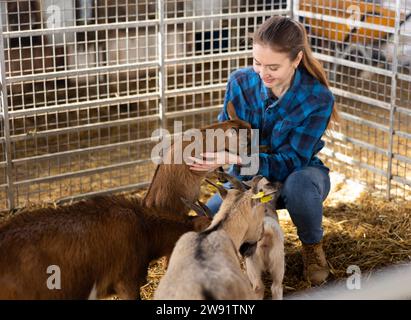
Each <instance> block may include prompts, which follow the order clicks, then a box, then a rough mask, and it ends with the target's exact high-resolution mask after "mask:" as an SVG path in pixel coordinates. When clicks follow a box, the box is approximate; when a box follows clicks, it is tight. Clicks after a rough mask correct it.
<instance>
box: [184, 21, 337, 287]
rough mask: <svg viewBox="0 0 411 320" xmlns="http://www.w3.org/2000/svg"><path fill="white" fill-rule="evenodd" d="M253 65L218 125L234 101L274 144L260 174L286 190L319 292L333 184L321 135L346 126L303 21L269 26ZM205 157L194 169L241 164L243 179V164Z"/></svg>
mask: <svg viewBox="0 0 411 320" xmlns="http://www.w3.org/2000/svg"><path fill="white" fill-rule="evenodd" d="M253 60H254V61H253V67H252V68H251V67H249V68H244V69H240V70H237V71H235V72H233V73H232V74H231V75H230V78H229V80H228V85H227V92H226V95H225V101H224V108H223V110H222V112H221V113H220V114H219V116H218V119H219V121H224V120H227V118H228V117H227V113H226V106H227V103H228V101H231V102H232V103H233V104H234V106H235V109H236V112H237V115H238V116H239V118H240V119H242V120H245V121H248V122H250V123H251V125H252V127H253V128H257V129H259V130H260V131H259V134H260V136H259V138H260V145H268V146H269V147H270V151H269V152H268V153H260V154H259V171H258V174H261V175H263V176H265V177H267V178H268V179H269V180H271V181H281V182H283V183H284V185H283V189H282V192H281V196H280V198H279V203H278V208H281V207H282V208H284V207H285V208H286V209H287V210H288V212H289V214H290V216H291V219H292V221H293V223H294V224H295V225H296V227H297V233H298V236H299V239H300V240H301V242H302V255H303V261H304V276H305V278H306V279H307V280H309V281H310V282H311V283H312V284H314V285H317V284H320V283H322V282H324V281H325V280H326V279H327V277H328V275H329V268H328V264H327V261H326V258H325V254H324V251H323V248H322V238H323V229H322V214H323V201H324V200H325V199H326V197H327V195H328V192H329V190H330V178H329V169H328V168H327V167H326V166H325V165H324V164H323V163H322V162H321V160H320V159H319V158H318V157H317V156H316V154H317V153H318V152H319V151H320V150H321V149H322V148H323V146H324V142H323V141H322V140H321V136H322V135H323V134H324V132H325V130H326V128H327V126H328V124H329V122H330V120H331V121H336V120H337V119H338V115H337V110H336V108H335V106H334V97H333V95H332V93H331V91H330V90H329V89H328V81H327V78H326V75H325V72H324V69H323V68H322V66H321V64H320V63H319V62H318V61H317V60H316V59H315V58H314V57H313V55H312V52H311V49H310V47H309V44H308V40H307V34H306V32H305V28H304V26H303V25H302V24H300V23H299V22H296V21H294V20H292V19H290V18H286V17H281V16H274V17H272V18H270V19H268V20H266V21H265V22H264V23H263V24H262V25H261V26H260V28H259V29H258V30H257V32H256V33H255V34H254V36H253ZM204 156H205V159H206V161H202V160H200V159H193V160H195V162H194V163H193V164H192V165H191V167H190V169H191V170H200V171H205V170H207V171H209V170H213V169H215V168H216V167H217V166H219V163H223V162H224V163H227V162H229V163H234V166H233V167H232V169H231V172H232V173H234V174H238V173H239V166H240V165H241V159H240V157H237V156H233V155H232V154H230V155H229V154H228V153H225V154H213V153H211V154H210V153H207V154H205V155H204ZM215 160H217V161H215ZM216 162H217V164H216ZM240 178H241V177H240ZM221 201H222V200H221V198H220V197H219V196H218V195H217V194H216V195H214V196H213V197H212V198H211V199H210V200H209V201H208V203H207V206H208V207H209V208H210V210H211V211H212V212H216V211H218V208H219V206H220V204H221Z"/></svg>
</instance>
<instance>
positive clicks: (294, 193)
mask: <svg viewBox="0 0 411 320" xmlns="http://www.w3.org/2000/svg"><path fill="white" fill-rule="evenodd" d="M330 185H331V183H330V177H329V175H328V169H327V168H325V167H319V166H310V167H305V168H303V169H301V170H298V171H294V172H293V173H291V174H290V175H289V176H288V177H287V179H286V180H285V182H284V185H283V188H282V190H281V195H280V197H279V198H278V202H277V209H287V210H288V212H289V214H290V217H291V220H292V221H293V223H294V224H295V226H296V227H297V234H298V237H299V238H300V240H301V242H302V243H304V244H314V243H318V242H320V241H321V239H322V238H323V228H322V218H323V201H324V200H325V199H326V198H327V196H328V193H329V192H330ZM221 203H222V199H221V197H220V195H219V194H218V193H216V194H214V195H213V196H212V197H211V198H210V199H209V200H208V202H207V204H206V205H207V207H208V208H209V209H210V211H211V212H212V213H214V214H215V213H217V211H218V209H219V208H220V205H221Z"/></svg>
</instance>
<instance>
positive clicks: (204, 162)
mask: <svg viewBox="0 0 411 320" xmlns="http://www.w3.org/2000/svg"><path fill="white" fill-rule="evenodd" d="M200 156H202V157H203V159H199V158H194V157H188V159H189V160H190V162H191V163H187V164H188V165H189V166H190V170H193V171H214V170H215V169H217V168H218V167H221V166H222V165H224V164H239V165H240V164H241V158H240V157H239V156H238V155H236V154H233V153H229V152H227V151H219V152H205V153H200Z"/></svg>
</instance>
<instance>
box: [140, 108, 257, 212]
mask: <svg viewBox="0 0 411 320" xmlns="http://www.w3.org/2000/svg"><path fill="white" fill-rule="evenodd" d="M227 112H228V115H229V119H230V120H227V121H224V122H221V123H215V124H212V125H209V126H206V127H203V128H201V129H200V130H201V133H202V137H203V150H206V149H205V145H206V139H204V137H205V136H206V130H207V129H214V130H216V129H222V130H223V131H224V132H227V130H230V129H232V130H235V131H236V132H238V130H239V129H246V130H247V147H249V146H250V145H251V125H250V124H249V123H248V122H246V121H243V120H240V119H239V118H238V117H237V114H236V112H235V108H234V105H233V104H232V103H231V102H229V103H228V105H227ZM190 143H191V142H190V141H189V142H187V141H183V143H182V150H184V148H185V147H186V146H187V145H189V144H190ZM237 143H238V141H237ZM182 150H181V149H179V148H174V145H172V146H171V148H170V149H169V150H168V153H167V154H166V156H165V159H166V160H168V161H167V163H170V164H160V165H158V166H157V168H156V171H155V173H154V176H153V179H152V181H151V184H150V187H149V189H148V191H147V193H146V195H145V198H144V204H145V206H147V207H148V208H157V209H161V210H162V211H164V212H169V213H171V214H172V213H176V212H178V213H181V214H187V213H188V212H189V211H190V209H189V208H188V207H187V206H186V205H185V204H184V202H183V201H182V200H181V199H182V198H184V199H186V200H187V202H189V203H194V202H195V201H196V200H197V199H198V197H199V194H200V186H201V182H202V181H203V179H204V178H205V176H206V175H207V172H200V171H192V170H190V168H189V166H188V165H187V164H185V163H183V164H174V163H173V159H174V154H176V153H181V154H182ZM223 150H228V139H227V137H226V139H225V141H224V144H223V145H217V146H216V149H215V150H214V152H218V151H223ZM237 150H239V149H237ZM247 150H249V149H247ZM192 156H194V154H192Z"/></svg>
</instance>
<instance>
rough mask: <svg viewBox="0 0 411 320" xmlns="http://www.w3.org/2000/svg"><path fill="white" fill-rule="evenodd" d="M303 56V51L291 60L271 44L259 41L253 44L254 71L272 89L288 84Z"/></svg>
mask: <svg viewBox="0 0 411 320" xmlns="http://www.w3.org/2000/svg"><path fill="white" fill-rule="evenodd" d="M301 58H302V52H300V53H299V54H298V56H297V58H296V59H295V60H294V61H291V60H290V59H289V58H288V55H287V54H286V53H283V52H276V51H274V50H272V49H271V48H270V47H269V46H263V45H260V44H257V43H255V44H254V45H253V68H254V71H255V72H256V73H258V74H259V75H260V78H261V79H262V80H263V82H264V85H265V86H266V87H268V88H271V89H275V88H276V87H282V86H284V85H286V84H288V82H289V81H290V79H291V78H292V76H293V75H294V71H295V68H297V66H298V64H299V63H300V61H301Z"/></svg>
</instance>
